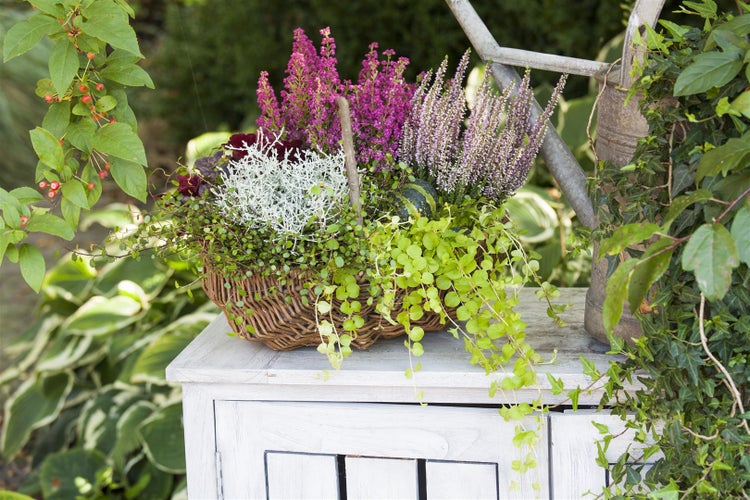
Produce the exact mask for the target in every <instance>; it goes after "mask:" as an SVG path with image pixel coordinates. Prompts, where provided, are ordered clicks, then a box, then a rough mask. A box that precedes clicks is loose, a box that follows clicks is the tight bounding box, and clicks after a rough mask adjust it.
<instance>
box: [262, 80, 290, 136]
mask: <svg viewBox="0 0 750 500" xmlns="http://www.w3.org/2000/svg"><path fill="white" fill-rule="evenodd" d="M256 95H257V96H258V106H259V107H260V117H259V118H258V121H257V125H258V127H260V128H263V129H266V130H269V131H272V132H274V133H276V134H278V133H280V132H281V129H282V128H283V122H282V121H281V110H280V109H279V101H278V99H276V92H274V91H273V87H271V84H270V83H269V81H268V71H261V72H260V78H258V89H257V90H256Z"/></svg>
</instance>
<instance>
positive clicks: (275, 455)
mask: <svg viewBox="0 0 750 500" xmlns="http://www.w3.org/2000/svg"><path fill="white" fill-rule="evenodd" d="M266 476H267V480H268V498H269V500H304V499H309V500H317V499H320V498H338V492H339V484H338V474H337V472H336V457H335V456H332V455H311V454H307V453H279V452H268V453H266Z"/></svg>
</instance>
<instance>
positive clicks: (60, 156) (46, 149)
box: [29, 127, 65, 170]
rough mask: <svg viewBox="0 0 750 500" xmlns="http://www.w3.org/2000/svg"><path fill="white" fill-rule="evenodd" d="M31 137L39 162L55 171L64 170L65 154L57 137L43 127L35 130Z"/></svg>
mask: <svg viewBox="0 0 750 500" xmlns="http://www.w3.org/2000/svg"><path fill="white" fill-rule="evenodd" d="M29 135H30V136H31V145H32V147H33V148H34V151H35V152H36V154H37V156H38V157H39V160H40V161H41V162H42V163H44V164H45V165H46V166H48V167H50V168H52V169H54V170H62V168H63V166H64V165H65V153H64V152H63V149H62V146H61V145H60V141H59V140H58V139H57V137H55V136H54V135H52V133H51V132H50V131H49V130H46V129H43V128H41V127H37V128H35V129H34V130H32V131H31V132H29Z"/></svg>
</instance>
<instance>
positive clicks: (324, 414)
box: [167, 289, 627, 500]
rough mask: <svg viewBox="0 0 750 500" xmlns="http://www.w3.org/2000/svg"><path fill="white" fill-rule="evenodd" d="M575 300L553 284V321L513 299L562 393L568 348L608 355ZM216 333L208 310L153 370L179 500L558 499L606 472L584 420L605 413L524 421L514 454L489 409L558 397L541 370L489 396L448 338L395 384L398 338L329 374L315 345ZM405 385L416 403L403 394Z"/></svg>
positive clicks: (577, 292) (506, 429) (568, 374)
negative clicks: (558, 313)
mask: <svg viewBox="0 0 750 500" xmlns="http://www.w3.org/2000/svg"><path fill="white" fill-rule="evenodd" d="M584 295H585V290H584V289H568V290H564V292H563V297H562V298H561V300H562V301H564V302H571V303H572V304H573V306H572V307H571V308H570V309H569V310H568V311H567V312H566V313H565V319H566V322H567V325H566V326H565V327H556V326H554V325H552V324H551V323H550V322H549V320H547V319H546V314H545V312H544V311H545V309H544V305H543V304H541V303H539V302H537V301H536V299H535V298H534V297H533V294H532V293H531V291H530V292H529V293H524V297H523V300H522V306H521V308H522V314H523V317H524V319H525V320H526V321H527V322H528V324H529V326H528V329H527V331H528V335H529V337H530V339H531V340H530V341H531V343H532V344H533V345H534V346H535V347H536V349H537V351H538V352H542V353H548V355H549V356H550V357H551V356H552V352H553V350H554V349H557V354H556V357H555V362H554V363H551V364H549V365H546V366H545V367H544V368H543V369H544V370H546V371H549V372H551V373H552V374H553V375H554V376H555V377H557V378H562V379H563V381H564V382H565V385H566V387H571V388H572V387H575V386H577V385H581V386H582V387H584V386H586V385H588V383H589V382H590V381H588V380H587V379H586V378H585V377H584V376H583V375H582V369H581V366H580V361H579V355H580V354H585V355H586V356H587V357H588V358H589V359H591V360H593V361H594V362H595V363H596V364H597V365H599V366H600V368H601V369H606V365H607V363H608V361H609V359H610V358H609V357H608V356H606V355H604V354H602V353H601V348H600V346H598V345H597V344H595V343H594V341H592V340H590V339H589V338H588V336H587V335H586V334H585V332H583V327H582V322H583V300H584ZM228 331H229V329H228V327H227V326H226V323H225V321H224V319H223V317H219V318H217V319H216V321H214V322H213V323H212V324H211V325H210V326H209V327H208V328H207V329H206V330H205V331H204V332H203V333H201V335H200V336H199V337H198V338H196V339H195V341H194V342H193V343H192V344H190V345H189V346H188V347H187V348H186V349H185V351H183V352H182V353H181V354H180V355H179V356H178V357H177V358H176V359H175V360H174V361H173V362H172V364H170V366H169V367H168V368H167V377H168V379H169V380H172V381H176V382H180V383H182V386H183V406H184V424H185V448H186V456H187V473H188V495H189V497H190V498H191V499H204V498H224V499H256V498H257V499H266V498H267V499H274V500H275V499H301V498H310V499H320V498H331V499H338V498H340V499H343V498H347V499H380V498H382V499H401V498H404V499H415V500H418V499H425V498H427V499H469V498H470V499H483V498H489V499H498V498H560V499H567V498H580V497H581V496H582V495H583V494H585V493H586V492H587V491H597V492H598V491H599V490H600V489H601V487H602V486H604V485H605V484H606V482H607V481H608V475H607V472H606V470H605V469H603V468H601V467H599V466H598V465H596V456H597V448H596V440H597V439H598V438H599V436H598V430H597V429H596V428H595V427H594V426H593V425H592V424H591V423H590V422H591V420H592V419H595V420H596V421H597V422H603V423H606V424H607V425H610V427H612V428H614V427H615V426H622V423H621V422H620V421H619V419H617V418H615V417H611V416H608V415H602V414H592V413H587V412H576V413H570V412H551V413H550V414H549V415H545V416H539V415H534V416H530V417H529V418H528V419H527V421H525V422H523V423H524V424H525V425H526V426H527V427H528V428H537V427H538V428H539V437H540V438H539V440H538V442H537V443H536V444H535V446H534V448H533V449H532V450H529V449H525V450H521V449H519V448H517V447H516V446H514V445H513V442H512V441H513V436H514V435H515V428H516V426H517V425H518V422H505V421H504V420H503V419H502V418H501V417H500V416H499V415H498V413H497V408H498V406H500V405H501V404H503V403H507V402H511V400H512V401H522V400H530V399H531V398H534V397H538V396H539V395H540V394H541V395H542V397H543V399H544V400H545V401H546V402H549V403H555V402H558V401H560V396H554V395H552V393H551V391H550V387H549V386H548V383H547V379H546V375H545V374H544V373H541V374H540V378H539V387H538V389H534V390H531V389H530V390H528V391H524V392H519V393H516V394H515V395H512V394H507V395H505V396H507V397H508V398H511V399H510V400H505V399H504V396H502V395H496V397H494V398H490V397H489V395H488V388H489V384H490V383H491V381H492V380H493V378H492V376H487V375H485V373H484V371H483V370H481V369H477V368H476V367H472V366H471V365H469V363H468V361H467V359H468V358H467V356H466V354H465V353H464V351H463V347H462V344H461V343H460V342H458V341H456V340H454V339H453V338H452V337H451V336H450V335H447V334H432V338H429V339H426V340H425V342H424V343H425V350H426V351H427V352H426V354H425V356H424V357H423V358H422V360H421V361H422V365H423V369H422V371H421V372H419V373H418V374H417V375H416V376H415V377H414V378H413V379H407V378H406V377H405V376H404V369H405V368H406V367H407V366H408V356H407V353H406V350H405V348H404V347H403V344H402V343H401V341H399V340H395V341H386V342H382V343H380V344H376V345H375V346H374V347H373V348H371V349H370V350H368V351H365V352H355V353H353V354H352V356H351V357H350V358H349V359H347V360H346V361H345V362H344V367H343V368H342V369H341V370H339V371H331V370H330V368H329V367H328V365H327V361H326V360H325V358H324V356H322V355H320V354H319V353H317V352H316V351H315V349H301V350H296V351H292V352H276V351H272V350H270V349H267V348H265V347H263V346H261V345H257V344H255V343H251V342H247V341H245V340H240V339H237V338H234V337H230V336H227V335H226V333H227V332H228ZM417 391H423V400H422V401H423V402H424V403H426V405H420V404H419V403H417V402H416V401H415V394H416V392H417ZM540 391H541V392H540ZM600 396H601V394H600V392H599V391H598V389H597V388H594V390H593V391H591V392H590V393H586V394H582V395H581V398H580V404H581V405H596V404H597V403H598V402H599V398H600ZM625 445H627V443H625V444H623V446H625ZM618 446H619V445H617V446H613V447H611V450H610V453H611V454H612V455H613V458H612V461H614V460H615V459H616V455H615V453H616V452H617V451H618V450H621V449H622V448H621V447H620V448H618ZM529 452H531V453H533V455H534V458H535V460H536V462H537V464H538V465H537V467H535V468H534V469H532V470H531V471H529V472H526V473H524V474H519V473H517V472H514V470H513V467H512V464H513V461H515V460H523V459H524V458H525V456H526V453H529Z"/></svg>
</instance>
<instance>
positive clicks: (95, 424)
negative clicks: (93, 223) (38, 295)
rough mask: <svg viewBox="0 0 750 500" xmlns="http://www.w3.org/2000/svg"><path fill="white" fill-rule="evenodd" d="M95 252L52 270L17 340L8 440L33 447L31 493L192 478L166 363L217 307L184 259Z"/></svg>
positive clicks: (178, 483)
mask: <svg viewBox="0 0 750 500" xmlns="http://www.w3.org/2000/svg"><path fill="white" fill-rule="evenodd" d="M90 260H91V259H89V258H82V257H76V256H75V255H68V256H66V257H64V258H63V259H61V260H60V261H59V262H58V263H57V264H56V265H55V267H54V268H52V269H51V270H50V272H49V273H48V274H47V276H46V277H45V281H44V284H43V286H42V300H41V303H40V306H39V313H38V317H37V319H36V321H35V322H34V324H33V325H32V326H31V327H30V328H29V330H28V331H27V332H25V334H24V335H23V336H22V337H21V338H19V340H18V341H17V342H16V343H15V344H14V345H11V346H9V347H8V348H7V352H8V354H9V355H10V356H13V359H12V362H11V363H10V365H9V368H7V369H6V370H5V371H4V372H3V373H1V374H0V390H1V391H3V392H4V393H6V394H8V398H7V401H6V403H5V407H4V414H5V418H4V422H3V429H2V439H1V440H0V450H1V451H2V454H3V457H4V458H6V459H8V460H10V459H12V457H13V456H14V455H15V454H16V453H17V452H18V451H19V450H21V449H22V448H26V449H28V450H30V451H31V453H32V455H33V463H32V467H33V470H32V474H31V476H29V477H28V478H27V480H26V482H25V484H24V486H23V487H22V489H21V492H24V493H27V494H30V495H40V494H41V495H42V496H43V497H44V498H73V497H82V498H102V497H103V496H104V497H108V498H109V497H116V498H135V497H139V498H171V496H172V494H173V493H174V492H176V491H178V490H180V489H182V488H184V480H183V475H184V471H185V463H184V451H183V450H184V448H183V446H182V439H183V438H182V406H181V403H180V390H179V387H177V386H174V385H171V384H168V383H167V382H166V381H165V380H164V369H165V367H166V365H167V364H168V363H169V362H170V361H171V360H172V359H173V358H174V356H175V355H176V354H177V353H178V352H180V350H182V349H183V348H184V347H185V346H186V345H187V344H188V343H189V342H190V341H191V340H192V339H193V338H194V337H195V335H197V334H198V333H199V332H200V331H201V330H202V329H203V328H204V327H205V326H206V325H207V324H208V322H209V321H210V320H211V319H212V318H214V317H215V315H216V309H215V307H214V306H213V304H211V303H210V302H209V301H208V300H207V299H206V297H205V296H204V295H203V293H202V291H201V290H200V288H199V286H198V285H196V284H195V278H194V275H193V274H192V273H190V272H188V271H187V269H186V265H185V263H184V262H176V261H172V262H169V261H162V260H159V259H151V258H148V257H147V256H145V255H144V256H143V258H141V259H140V260H133V259H129V258H128V259H121V260H118V261H116V262H113V263H110V264H107V265H105V266H104V267H102V268H101V269H98V270H97V269H95V268H94V267H92V265H91V262H90ZM0 496H2V495H0Z"/></svg>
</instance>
